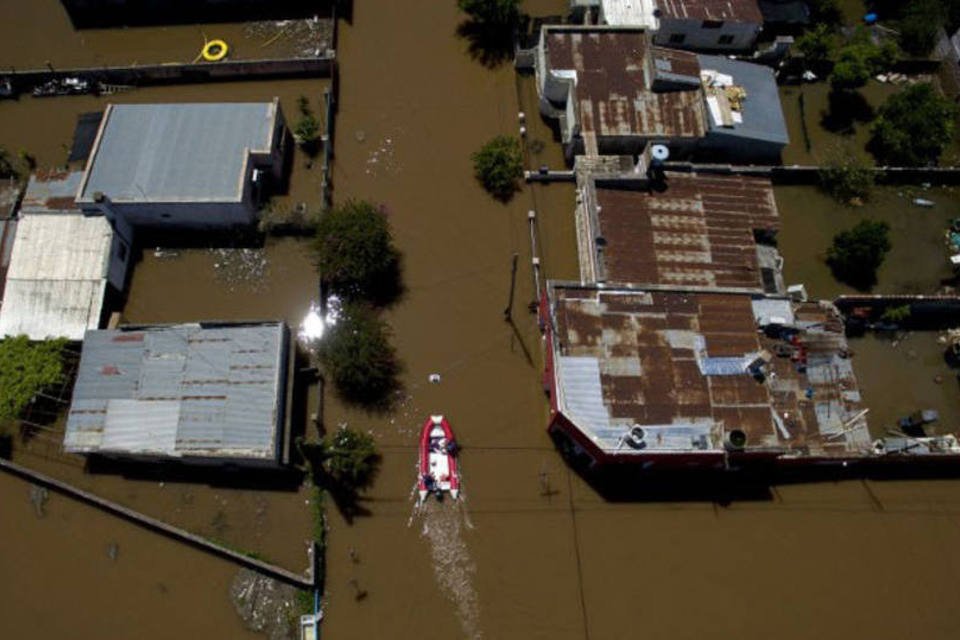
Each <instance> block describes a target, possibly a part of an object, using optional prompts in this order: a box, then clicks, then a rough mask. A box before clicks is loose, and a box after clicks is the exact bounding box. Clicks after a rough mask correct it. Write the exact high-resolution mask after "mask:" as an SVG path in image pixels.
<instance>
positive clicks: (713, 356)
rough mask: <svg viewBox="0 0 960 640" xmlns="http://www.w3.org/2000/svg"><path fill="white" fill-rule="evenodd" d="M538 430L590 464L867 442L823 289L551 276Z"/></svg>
mask: <svg viewBox="0 0 960 640" xmlns="http://www.w3.org/2000/svg"><path fill="white" fill-rule="evenodd" d="M545 304H546V317H545V324H546V361H547V370H546V382H547V386H548V391H549V395H550V403H551V421H550V426H549V429H550V433H551V435H552V436H553V437H554V439H555V440H556V441H557V442H558V443H559V445H560V447H561V448H562V449H564V450H565V451H566V453H568V454H569V455H571V456H572V457H574V458H580V459H581V460H582V461H584V462H586V463H587V464H589V465H593V464H598V463H599V464H606V463H619V462H627V463H633V464H640V465H641V466H642V467H643V468H658V469H665V468H686V467H691V466H692V467H705V468H717V469H723V468H730V467H737V466H740V465H746V464H749V463H750V462H769V461H774V460H776V461H781V462H783V461H791V460H804V461H807V462H809V461H811V460H813V461H816V460H822V461H831V460H843V459H848V458H855V457H858V456H863V455H866V454H869V453H870V452H871V451H873V446H874V445H873V443H872V442H871V439H870V435H869V431H868V429H867V423H866V419H865V415H866V411H864V408H863V406H862V403H861V399H860V393H859V390H858V387H857V381H856V377H855V375H854V372H853V367H852V365H851V362H850V359H849V355H850V354H849V352H848V349H847V342H846V338H845V336H844V327H843V321H842V318H841V317H840V315H839V313H838V312H837V311H836V309H835V308H834V307H833V306H832V305H830V304H829V303H813V302H804V303H798V302H794V301H791V300H789V299H786V298H772V297H765V296H762V295H751V294H745V293H739V292H738V293H734V292H728V291H723V290H717V291H714V292H689V291H679V290H641V289H635V288H630V287H615V286H610V287H595V286H584V285H574V284H565V283H551V284H550V285H549V287H548V293H547V298H546V300H545Z"/></svg>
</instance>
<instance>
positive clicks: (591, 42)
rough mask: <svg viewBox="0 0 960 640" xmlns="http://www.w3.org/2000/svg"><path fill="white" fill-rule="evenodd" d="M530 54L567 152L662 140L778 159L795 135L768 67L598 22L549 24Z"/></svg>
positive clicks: (633, 147)
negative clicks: (663, 44) (674, 45)
mask: <svg viewBox="0 0 960 640" xmlns="http://www.w3.org/2000/svg"><path fill="white" fill-rule="evenodd" d="M533 58H534V66H535V71H536V78H537V87H538V91H539V95H540V110H541V112H542V113H543V114H544V115H545V116H547V117H550V118H556V119H557V120H558V122H559V128H560V135H561V139H562V141H563V144H564V146H565V149H566V152H567V156H568V159H569V158H572V157H573V156H575V155H581V154H583V155H588V156H597V155H620V154H632V155H639V154H641V153H643V151H644V149H645V148H646V147H647V145H648V144H662V145H665V146H667V147H668V148H669V149H670V151H671V153H672V154H673V156H674V157H675V158H684V157H690V156H692V155H693V154H695V153H697V154H700V155H708V156H717V157H721V158H723V159H726V160H736V161H747V160H754V161H760V160H764V161H767V160H769V161H773V160H776V159H777V158H778V156H779V154H780V151H781V150H782V149H783V147H784V146H785V145H786V144H787V142H788V141H789V138H788V136H787V129H786V123H785V120H784V118H783V111H782V109H781V107H780V98H779V93H778V91H777V86H776V81H775V79H774V76H773V72H772V70H770V69H769V68H767V67H763V66H760V65H754V64H751V63H747V62H739V61H735V60H729V59H727V58H722V57H717V56H700V55H697V54H694V53H691V52H687V51H677V50H673V49H668V48H663V47H657V46H654V45H653V44H652V43H651V38H650V34H649V32H647V31H645V30H644V29H636V28H612V27H592V26H591V27H569V26H549V27H544V28H543V29H542V31H541V35H540V42H539V44H538V47H537V50H536V52H535V55H534V56H533Z"/></svg>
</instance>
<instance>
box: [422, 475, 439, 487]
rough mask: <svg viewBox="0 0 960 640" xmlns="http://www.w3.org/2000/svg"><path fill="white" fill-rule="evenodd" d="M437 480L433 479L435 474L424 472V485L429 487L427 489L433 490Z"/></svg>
mask: <svg viewBox="0 0 960 640" xmlns="http://www.w3.org/2000/svg"><path fill="white" fill-rule="evenodd" d="M434 485H436V481H435V480H434V479H433V476H432V475H430V474H429V473H425V474H423V486H425V487H426V488H427V491H433V488H434Z"/></svg>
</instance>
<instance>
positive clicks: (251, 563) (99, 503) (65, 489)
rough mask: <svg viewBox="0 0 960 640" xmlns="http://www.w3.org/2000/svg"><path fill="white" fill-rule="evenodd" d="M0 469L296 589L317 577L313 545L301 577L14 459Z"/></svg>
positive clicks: (2, 463) (311, 584) (3, 462)
mask: <svg viewBox="0 0 960 640" xmlns="http://www.w3.org/2000/svg"><path fill="white" fill-rule="evenodd" d="M0 470H2V471H5V472H7V473H9V474H11V475H13V476H16V477H18V478H20V479H22V480H26V481H27V482H32V483H34V484H38V485H41V486H43V487H47V488H48V489H52V490H54V491H56V492H58V493H61V494H63V495H66V496H69V497H71V498H74V499H76V500H79V501H80V502H83V503H85V504H88V505H90V506H92V507H96V508H98V509H100V510H101V511H105V512H106V513H109V514H110V515H113V516H117V517H119V518H123V519H124V520H126V521H128V522H132V523H134V524H136V525H139V526H141V527H144V528H146V529H150V530H151V531H154V532H156V533H160V534H163V535H165V536H167V537H169V538H172V539H174V540H178V541H180V542H184V543H186V544H189V545H191V546H193V547H194V548H197V549H199V550H201V551H206V552H207V553H212V554H213V555H216V556H218V557H220V558H223V559H225V560H230V561H231V562H234V563H236V564H239V565H241V566H244V567H246V568H248V569H251V570H253V571H256V572H257V573H260V574H262V575H265V576H267V577H270V578H273V579H275V580H279V581H281V582H284V583H287V584H290V585H293V586H294V587H297V588H298V589H313V588H314V585H315V576H316V556H317V549H316V548H314V549H313V556H314V561H313V562H312V563H311V566H312V567H313V569H312V570H311V571H310V574H311V575H309V576H304V575H301V574H297V573H294V572H292V571H290V570H288V569H284V568H283V567H279V566H277V565H274V564H270V563H269V562H264V561H263V560H259V559H257V558H253V557H250V556H248V555H246V554H244V553H241V552H239V551H235V550H234V549H230V548H228V547H225V546H223V545H221V544H217V543H216V542H213V541H211V540H208V539H206V538H204V537H202V536H198V535H196V534H194V533H190V532H189V531H186V530H184V529H180V528H179V527H175V526H173V525H170V524H167V523H166V522H163V521H161V520H157V519H156V518H152V517H150V516H148V515H145V514H143V513H140V512H139V511H134V510H133V509H129V508H127V507H124V506H123V505H120V504H117V503H116V502H113V501H111V500H107V499H106V498H101V497H100V496H97V495H94V494H92V493H90V492H89V491H84V490H83V489H79V488H77V487H74V486H73V485H71V484H68V483H66V482H63V481H62V480H57V479H56V478H52V477H50V476H47V475H45V474H42V473H39V472H37V471H33V470H32V469H28V468H26V467H23V466H21V465H18V464H16V463H14V462H10V461H9V460H3V459H0Z"/></svg>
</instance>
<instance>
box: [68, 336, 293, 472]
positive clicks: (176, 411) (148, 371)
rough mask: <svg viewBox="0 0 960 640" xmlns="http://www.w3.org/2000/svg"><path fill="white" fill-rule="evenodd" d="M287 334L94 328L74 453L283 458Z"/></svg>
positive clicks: (78, 392)
mask: <svg viewBox="0 0 960 640" xmlns="http://www.w3.org/2000/svg"><path fill="white" fill-rule="evenodd" d="M286 336H287V330H286V326H285V325H284V324H283V323H279V322H272V323H261V324H229V325H224V324H218V325H200V324H182V325H169V326H156V327H145V328H123V329H118V330H109V331H88V332H87V334H86V337H85V338H84V344H83V354H82V356H81V359H80V370H79V373H78V375H77V382H76V385H75V387H74V391H73V402H72V404H71V406H70V413H69V414H68V417H67V428H66V435H65V437H64V448H65V449H66V450H67V451H72V452H80V453H90V452H102V453H115V454H138V455H152V456H162V457H184V456H188V457H216V458H233V459H261V460H270V459H275V458H276V456H277V451H276V448H277V442H278V441H277V431H278V425H279V424H281V423H282V419H283V415H282V411H283V406H284V405H283V398H284V395H285V390H284V389H283V388H282V381H283V380H285V376H284V371H285V368H286V362H287V338H286Z"/></svg>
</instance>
